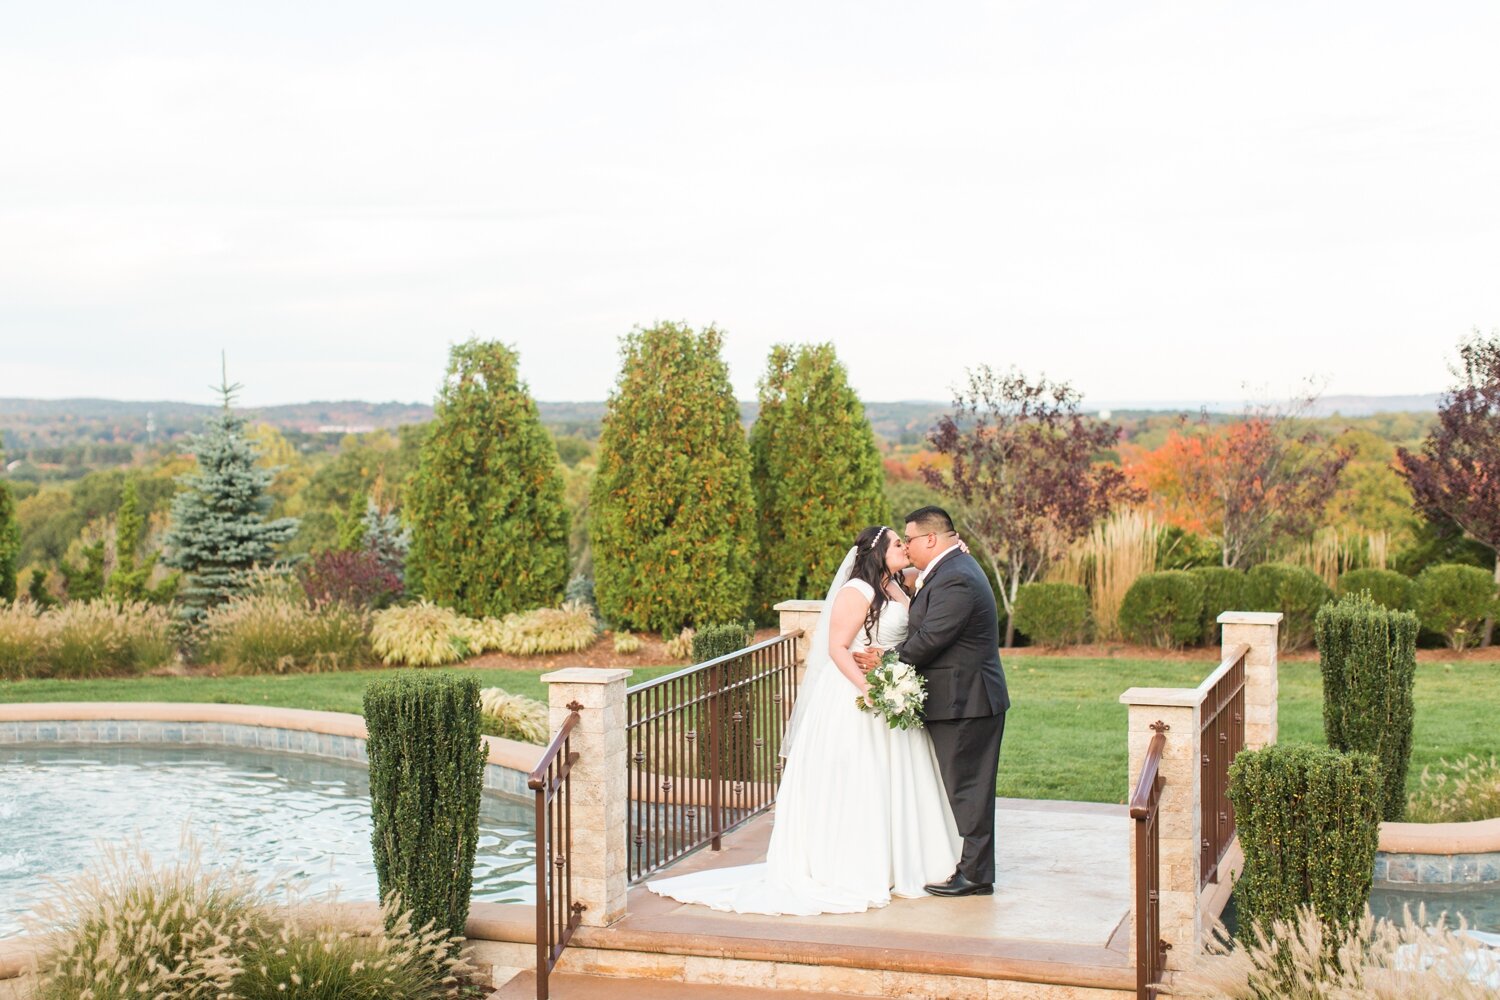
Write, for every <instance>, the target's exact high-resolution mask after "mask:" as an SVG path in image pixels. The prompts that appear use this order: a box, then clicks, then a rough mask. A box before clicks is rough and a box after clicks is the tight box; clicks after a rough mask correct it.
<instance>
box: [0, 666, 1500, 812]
mask: <svg viewBox="0 0 1500 1000" xmlns="http://www.w3.org/2000/svg"><path fill="white" fill-rule="evenodd" d="M1005 660H1006V673H1007V676H1008V679H1009V681H1010V691H1011V699H1012V700H1013V702H1014V705H1013V707H1012V708H1011V711H1010V713H1009V715H1008V717H1007V719H1006V727H1005V745H1004V748H1003V750H1002V751H1001V757H1000V781H999V784H998V786H997V791H998V792H999V793H1000V794H1001V795H1011V796H1016V797H1022V798H1044V799H1079V800H1084V801H1092V802H1123V801H1124V799H1125V795H1126V786H1127V784H1128V782H1127V778H1126V774H1125V767H1126V752H1125V706H1123V705H1121V704H1120V703H1119V701H1118V698H1119V695H1120V692H1122V691H1124V690H1125V689H1126V688H1128V687H1191V686H1195V685H1196V684H1197V683H1198V682H1199V681H1200V680H1202V679H1203V678H1204V677H1205V676H1207V674H1208V672H1209V671H1210V670H1211V669H1212V668H1213V667H1214V666H1215V664H1214V663H1213V662H1212V661H1211V658H1210V657H1205V658H1204V659H1203V661H1202V662H1192V663H1181V662H1174V663H1163V662H1157V661H1152V660H1100V659H1054V658H1046V657H1028V656H1022V655H1014V656H1007V657H1006V658H1005ZM676 669H680V668H677V667H653V668H644V669H639V670H636V671H635V672H634V674H633V675H632V677H631V680H632V682H640V681H643V680H649V679H650V678H652V677H658V676H660V675H661V674H663V673H667V672H668V671H671V670H676ZM394 672H395V671H393V670H363V671H351V672H345V673H326V674H293V675H286V676H264V677H145V678H130V679H120V680H88V681H56V680H50V681H49V680H37V681H14V682H9V683H0V701H193V702H223V703H231V704H245V705H284V706H289V707H295V708H312V709H323V710H326V711H334V712H359V711H360V702H361V693H362V692H363V690H364V686H365V685H366V684H368V683H369V682H370V681H371V680H373V679H374V678H377V677H383V676H386V675H388V674H391V673H394ZM543 672H544V671H540V670H536V671H530V670H517V671H511V670H460V671H458V673H462V674H466V675H470V676H474V677H477V678H479V680H480V682H481V683H482V684H484V685H486V686H494V687H503V688H505V689H506V690H508V691H512V692H515V693H518V694H524V695H528V696H530V697H533V698H544V697H545V694H544V692H543V690H542V688H543V685H542V684H541V682H540V681H539V679H538V678H540V677H541V675H542V673H543ZM1497 712H1500V665H1496V664H1493V663H1465V664H1442V663H1424V664H1422V665H1421V666H1420V667H1419V668H1418V670H1417V729H1416V739H1415V743H1414V747H1413V752H1412V767H1411V772H1410V782H1411V783H1412V784H1415V783H1416V780H1417V776H1418V775H1420V774H1421V772H1422V767H1423V765H1425V764H1433V763H1436V762H1437V760H1438V759H1439V758H1440V757H1449V758H1453V757H1461V756H1463V755H1464V754H1467V753H1475V754H1480V755H1483V756H1486V757H1487V756H1489V755H1490V754H1492V753H1495V752H1496V751H1497V750H1500V737H1497V736H1496V725H1495V718H1496V715H1497ZM1322 727H1323V721H1322V707H1321V683H1320V679H1319V675H1318V665H1317V664H1316V663H1283V664H1282V665H1281V738H1282V740H1284V741H1285V740H1307V741H1321V739H1322Z"/></svg>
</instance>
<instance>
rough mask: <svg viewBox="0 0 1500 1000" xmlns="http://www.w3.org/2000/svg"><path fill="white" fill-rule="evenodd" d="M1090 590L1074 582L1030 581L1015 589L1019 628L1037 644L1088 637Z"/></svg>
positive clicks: (1063, 643) (1070, 642)
mask: <svg viewBox="0 0 1500 1000" xmlns="http://www.w3.org/2000/svg"><path fill="white" fill-rule="evenodd" d="M1089 622H1090V608H1089V594H1088V591H1086V590H1084V589H1083V588H1082V587H1080V586H1078V585H1077V584H1075V583H1028V584H1026V585H1025V586H1023V587H1021V588H1020V590H1018V591H1017V592H1016V628H1017V629H1018V630H1019V631H1020V632H1021V633H1022V634H1023V635H1025V636H1026V637H1027V638H1028V639H1030V640H1031V641H1032V642H1033V643H1034V644H1036V645H1038V646H1054V647H1055V646H1070V645H1073V644H1074V643H1080V642H1087V641H1088V637H1089Z"/></svg>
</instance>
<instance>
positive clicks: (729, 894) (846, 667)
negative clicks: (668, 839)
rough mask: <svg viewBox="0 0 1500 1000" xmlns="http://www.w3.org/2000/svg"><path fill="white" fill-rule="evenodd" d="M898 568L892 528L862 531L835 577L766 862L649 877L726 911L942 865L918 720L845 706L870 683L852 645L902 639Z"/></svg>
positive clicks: (895, 885)
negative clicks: (899, 720) (910, 724)
mask: <svg viewBox="0 0 1500 1000" xmlns="http://www.w3.org/2000/svg"><path fill="white" fill-rule="evenodd" d="M909 566H910V560H909V559H908V558H907V555H906V546H905V545H904V544H903V543H902V541H901V539H900V537H899V536H898V535H897V534H896V532H895V531H893V530H891V529H890V528H886V527H873V528H866V529H865V530H864V531H862V532H860V535H859V537H858V538H857V539H856V540H855V543H854V548H852V549H850V550H849V554H848V555H847V556H845V557H844V562H843V565H841V566H840V567H839V571H838V574H837V575H836V576H835V577H834V580H833V585H832V586H831V587H830V588H829V590H828V597H827V598H826V599H825V600H824V602H823V613H822V615H821V616H820V617H819V619H818V627H817V630H816V631H815V632H814V633H813V638H812V642H811V644H810V645H809V647H808V654H807V672H806V674H805V676H804V677H803V681H802V686H801V688H800V690H799V691H798V695H797V702H796V707H795V708H794V709H793V711H792V718H791V722H790V723H789V725H788V727H787V732H786V737H785V740H784V741H783V745H782V753H783V755H784V756H785V757H786V768H785V771H784V773H783V775H782V779H781V787H780V789H779V791H778V792H777V797H776V818H775V826H774V827H773V829H772V831H771V843H770V846H769V848H768V849H767V851H766V860H765V862H764V863H762V864H756V865H745V866H742V867H735V868H719V869H711V870H709V871H702V872H694V873H693V874H690V875H680V876H677V877H675V878H664V879H659V880H657V881H654V882H648V883H647V888H649V889H650V890H651V891H653V892H656V893H659V894H661V895H663V896H670V897H671V898H673V899H677V900H680V901H682V902H684V903H702V904H704V905H706V906H711V907H713V908H714V909H716V910H728V911H732V912H736V913H768V914H796V915H811V914H815V913H859V912H861V911H863V910H866V909H869V908H870V907H872V906H884V905H885V904H887V903H889V902H890V900H891V896H892V895H893V894H894V895H897V896H920V895H922V894H923V889H922V887H923V885H924V884H925V883H928V882H939V881H942V880H943V879H946V878H948V876H949V875H950V874H952V872H953V870H954V868H955V866H956V865H957V863H958V858H959V853H960V850H961V847H962V840H961V839H960V838H959V835H958V829H957V827H956V825H955V824H954V821H953V812H952V810H951V808H950V807H949V805H948V796H947V795H946V793H945V792H944V790H943V780H942V777H941V776H940V775H939V773H938V764H937V758H936V757H935V756H934V755H933V751H932V740H931V739H930V738H929V737H928V735H927V731H926V730H925V729H908V730H900V729H891V728H889V727H888V726H887V725H886V722H885V720H884V719H883V718H881V717H880V716H878V715H873V714H869V713H866V712H862V711H860V710H859V708H858V707H857V706H856V705H855V701H856V699H857V698H858V697H859V696H861V695H863V694H864V693H865V691H866V690H867V689H868V687H869V685H868V684H867V683H866V682H865V677H864V671H863V670H861V669H860V667H859V666H858V665H857V664H856V663H855V662H854V656H853V651H854V650H857V649H862V648H864V647H866V646H878V647H882V648H885V649H891V648H893V647H895V646H896V645H898V644H899V643H900V642H901V641H902V640H903V639H905V638H906V617H907V608H908V605H909V604H910V601H911V598H910V596H909V594H908V591H907V587H906V581H905V577H906V570H907V569H908V567H909Z"/></svg>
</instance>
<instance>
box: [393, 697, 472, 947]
mask: <svg viewBox="0 0 1500 1000" xmlns="http://www.w3.org/2000/svg"><path fill="white" fill-rule="evenodd" d="M364 709H365V725H366V726H367V727H368V728H369V739H368V741H367V743H366V749H367V751H368V753H369V758H370V812H371V816H372V818H373V820H374V829H373V831H372V832H371V834H370V844H371V847H372V848H373V849H374V854H375V874H376V877H377V878H378V879H379V883H380V898H381V899H382V900H384V899H387V898H389V896H390V894H391V893H393V892H394V893H399V894H400V896H401V899H402V901H403V902H404V903H405V905H406V908H407V909H408V910H409V911H410V912H411V918H412V924H413V926H416V927H421V926H423V925H425V924H426V923H427V921H429V920H431V921H433V922H434V925H435V926H436V927H438V928H442V929H445V932H446V933H451V934H456V935H459V936H460V937H462V936H463V933H464V922H465V920H467V919H468V916H469V891H470V888H471V886H472V883H473V872H474V850H475V847H476V846H477V844H478V842H479V797H480V793H481V789H482V788H483V787H484V763H485V757H486V751H485V744H484V741H483V740H482V739H480V732H481V726H482V716H481V712H480V706H479V682H478V681H477V680H475V679H474V678H472V677H459V676H457V675H454V674H450V673H446V672H429V671H416V670H413V671H410V672H402V673H399V674H397V675H396V676H394V677H390V678H387V679H384V680H378V681H374V682H372V683H371V684H370V686H369V687H367V688H365V699H364Z"/></svg>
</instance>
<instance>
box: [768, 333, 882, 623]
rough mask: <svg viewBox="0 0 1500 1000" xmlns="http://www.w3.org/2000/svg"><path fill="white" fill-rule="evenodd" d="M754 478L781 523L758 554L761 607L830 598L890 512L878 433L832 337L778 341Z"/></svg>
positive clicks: (772, 520)
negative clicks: (856, 543)
mask: <svg viewBox="0 0 1500 1000" xmlns="http://www.w3.org/2000/svg"><path fill="white" fill-rule="evenodd" d="M750 481H751V483H752V485H753V486H754V489H755V499H756V505H757V507H758V508H759V510H760V517H761V522H762V523H764V524H774V525H776V530H775V531H774V532H772V533H771V534H769V535H768V536H766V537H765V539H764V540H763V542H762V546H761V553H760V556H759V557H758V558H757V560H756V563H755V597H754V608H753V611H754V615H755V618H756V620H758V621H762V622H766V621H769V620H770V619H771V618H772V616H773V614H774V613H773V612H772V610H771V608H772V607H773V606H774V605H775V604H776V603H778V602H780V601H785V600H792V599H797V598H810V597H821V596H822V594H823V589H824V587H826V585H827V581H828V580H830V579H832V578H833V574H834V572H835V571H837V569H838V567H839V563H840V562H841V561H842V560H843V558H844V553H845V552H847V551H848V550H849V545H850V543H851V542H852V541H853V539H854V537H855V536H856V535H858V534H859V533H860V531H861V530H863V529H864V528H867V527H869V526H870V525H872V524H880V523H882V522H884V521H885V519H886V502H885V490H884V486H885V471H884V468H883V466H882V465H881V461H880V452H879V451H878V450H877V448H876V446H875V433H874V431H872V430H871V429H870V422H869V421H868V420H867V419H866V418H865V409H864V405H863V404H862V403H861V402H860V401H859V397H858V396H857V395H855V393H854V390H853V389H852V388H850V386H849V378H848V373H847V372H846V371H845V370H844V366H843V365H842V364H840V363H839V360H838V356H837V354H836V353H835V352H834V348H833V345H832V344H806V345H798V346H791V345H787V344H778V345H776V346H775V347H773V348H772V349H771V357H770V360H769V362H768V364H767V366H766V373H765V374H764V375H763V376H762V377H761V380H760V413H759V416H757V417H756V420H755V424H754V426H753V427H751V428H750ZM835 484H837V485H835ZM903 513H904V512H903Z"/></svg>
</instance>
